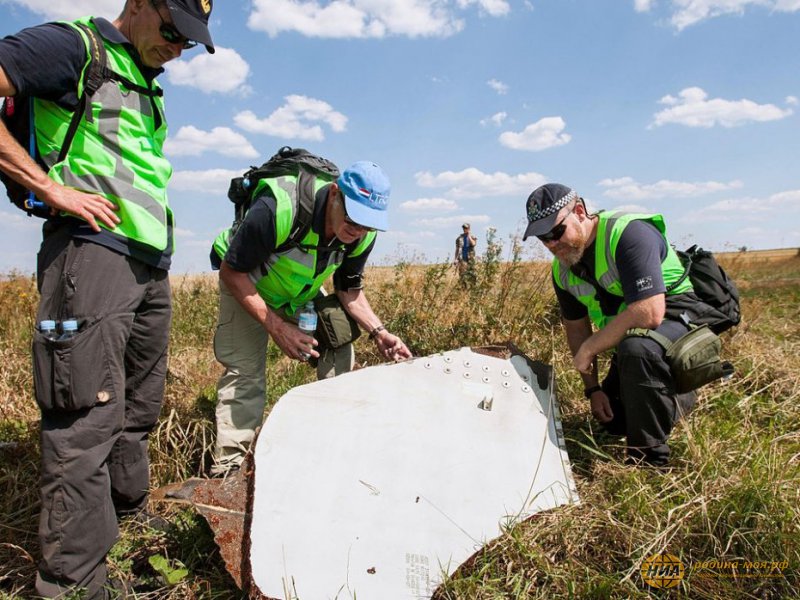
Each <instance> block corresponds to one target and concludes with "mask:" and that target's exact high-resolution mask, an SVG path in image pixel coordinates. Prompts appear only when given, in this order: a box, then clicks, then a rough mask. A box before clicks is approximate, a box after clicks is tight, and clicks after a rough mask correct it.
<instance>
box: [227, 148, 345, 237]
mask: <svg viewBox="0 0 800 600" xmlns="http://www.w3.org/2000/svg"><path fill="white" fill-rule="evenodd" d="M286 175H292V176H296V177H297V186H295V194H296V196H297V198H296V199H297V204H296V205H297V207H298V208H297V214H296V215H295V217H294V222H293V223H292V230H291V232H290V233H289V237H288V238H287V239H286V241H285V242H284V243H283V244H281V245H280V246H279V247H278V248H277V249H276V251H278V252H280V251H283V250H285V249H287V248H289V247H291V246H299V245H300V240H302V239H303V238H304V237H305V236H306V234H307V233H308V231H309V229H311V220H312V218H313V216H314V201H315V198H314V187H315V182H316V179H317V177H322V178H324V179H326V180H331V181H334V180H335V179H336V178H337V177H339V168H338V167H337V166H336V165H335V164H333V163H332V162H331V161H329V160H328V159H326V158H322V157H321V156H317V155H316V154H312V153H311V152H309V151H308V150H305V149H303V148H290V147H289V146H283V147H282V148H280V149H279V150H278V151H277V152H276V153H275V155H274V156H272V158H270V159H269V160H268V161H267V162H265V163H264V164H263V165H261V166H260V167H250V169H249V170H248V171H247V172H246V173H244V174H243V175H242V176H241V177H234V178H233V179H231V184H230V187H229V188H228V199H229V200H230V201H231V202H233V204H234V206H235V208H234V221H233V225H232V226H231V233H230V235H231V236H233V235H234V234H235V233H236V230H237V229H238V228H239V225H241V223H242V221H243V220H244V216H245V214H246V213H247V211H248V209H249V208H250V206H251V204H252V203H253V200H254V198H253V191H254V190H255V189H256V186H257V185H258V182H259V181H261V180H262V179H273V178H276V177H283V176H286Z"/></svg>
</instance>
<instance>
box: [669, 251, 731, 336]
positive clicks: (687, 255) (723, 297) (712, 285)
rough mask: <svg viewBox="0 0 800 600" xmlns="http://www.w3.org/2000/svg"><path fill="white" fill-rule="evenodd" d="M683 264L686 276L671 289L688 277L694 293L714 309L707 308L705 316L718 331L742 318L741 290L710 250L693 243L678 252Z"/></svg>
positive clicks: (711, 326) (720, 331)
mask: <svg viewBox="0 0 800 600" xmlns="http://www.w3.org/2000/svg"><path fill="white" fill-rule="evenodd" d="M676 252H677V253H678V257H679V258H680V260H681V263H683V266H684V269H685V270H684V272H683V275H682V276H681V277H680V279H678V281H676V282H675V283H673V284H672V285H671V286H669V287H668V288H667V292H670V291H672V290H673V289H675V288H676V287H678V286H679V285H680V284H681V283H683V281H684V280H685V279H686V278H687V277H688V278H689V279H690V281H691V282H692V287H694V293H695V294H696V295H697V297H698V298H700V300H702V301H703V302H704V303H705V304H707V305H709V306H710V307H711V309H712V310H710V311H706V312H705V313H704V314H703V317H702V319H701V321H702V323H705V324H708V325H709V327H710V329H711V330H712V331H713V332H714V333H722V332H723V331H727V330H728V329H730V328H731V327H733V326H734V325H738V324H739V322H740V321H741V320H742V313H741V308H740V306H739V290H738V289H736V284H734V283H733V280H731V279H730V278H729V277H728V275H727V273H725V271H724V269H723V268H722V267H720V266H719V263H718V262H717V261H716V259H715V258H714V255H713V254H711V252H709V251H707V250H703V249H702V248H698V247H697V245H694V246H692V247H691V248H689V249H687V250H686V251H684V252H681V251H680V250H677V251H676Z"/></svg>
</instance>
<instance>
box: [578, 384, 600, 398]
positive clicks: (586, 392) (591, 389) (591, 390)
mask: <svg viewBox="0 0 800 600" xmlns="http://www.w3.org/2000/svg"><path fill="white" fill-rule="evenodd" d="M602 391H603V388H601V387H600V386H599V385H593V386H592V387H588V388H586V389H585V390H583V395H584V396H586V399H587V400H591V398H592V394H594V393H595V392H602Z"/></svg>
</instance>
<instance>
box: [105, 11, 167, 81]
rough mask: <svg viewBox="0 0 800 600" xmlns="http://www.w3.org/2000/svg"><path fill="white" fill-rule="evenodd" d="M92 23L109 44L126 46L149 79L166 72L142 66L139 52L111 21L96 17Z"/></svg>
mask: <svg viewBox="0 0 800 600" xmlns="http://www.w3.org/2000/svg"><path fill="white" fill-rule="evenodd" d="M92 23H94V25H95V27H97V31H99V32H100V35H102V36H103V37H104V38H105V39H107V40H108V41H109V42H111V43H112V44H120V45H122V46H125V48H126V49H127V50H128V53H129V54H130V55H131V57H132V58H133V60H134V61H135V62H136V66H137V67H139V70H140V71H141V72H142V74H143V75H144V76H145V77H146V78H147V79H155V78H156V77H158V76H159V75H161V73H163V72H164V69H163V68H158V69H154V68H153V67H148V66H147V65H144V64H142V59H141V57H140V56H139V51H138V50H137V49H136V47H135V46H134V45H133V44H132V43H131V42H130V40H129V39H128V38H126V37H125V35H124V34H123V33H122V32H121V31H120V30H119V29H117V28H116V27H114V24H113V23H112V22H111V21H109V20H108V19H104V18H102V17H95V18H94V19H92Z"/></svg>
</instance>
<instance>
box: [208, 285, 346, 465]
mask: <svg viewBox="0 0 800 600" xmlns="http://www.w3.org/2000/svg"><path fill="white" fill-rule="evenodd" d="M282 316H283V315H282ZM284 319H285V320H286V321H287V322H290V323H297V319H296V317H288V316H284ZM268 338H269V336H268V334H267V332H266V330H265V329H264V328H263V327H262V326H261V324H260V323H258V322H257V321H256V320H255V319H253V317H251V316H250V315H249V314H248V313H247V311H246V310H245V309H244V308H243V307H242V305H241V304H239V302H238V301H237V300H236V299H235V298H234V297H233V296H232V295H231V293H230V291H229V290H228V288H227V287H226V286H225V284H224V283H222V282H221V281H220V284H219V320H218V322H217V331H216V334H215V335H214V355H215V356H216V358H217V360H218V361H219V362H220V363H221V364H222V365H223V366H224V367H225V372H224V373H223V374H222V377H220V378H219V382H218V383H217V414H216V420H217V441H216V445H215V451H214V465H213V466H212V468H211V473H212V474H214V475H219V474H222V473H224V472H226V471H227V470H229V469H230V468H232V467H235V466H238V465H240V464H241V462H242V460H243V459H244V455H245V453H246V452H247V451H248V450H249V449H250V445H251V443H252V442H253V437H254V435H255V430H256V428H257V427H259V426H260V425H261V423H262V421H263V418H264V406H265V403H266V392H267V377H266V368H267V342H268ZM353 364H354V353H353V345H352V344H346V345H344V346H341V347H340V348H337V349H336V350H333V349H331V348H328V349H325V350H320V358H319V361H318V363H317V379H327V378H328V377H334V376H336V375H341V374H342V373H347V372H348V371H351V370H352V369H353Z"/></svg>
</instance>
